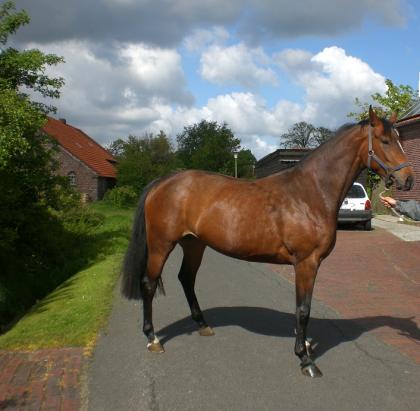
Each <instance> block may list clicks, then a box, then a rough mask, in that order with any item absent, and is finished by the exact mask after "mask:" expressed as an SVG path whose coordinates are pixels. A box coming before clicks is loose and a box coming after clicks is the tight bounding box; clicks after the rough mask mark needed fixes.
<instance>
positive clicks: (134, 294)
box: [121, 180, 165, 300]
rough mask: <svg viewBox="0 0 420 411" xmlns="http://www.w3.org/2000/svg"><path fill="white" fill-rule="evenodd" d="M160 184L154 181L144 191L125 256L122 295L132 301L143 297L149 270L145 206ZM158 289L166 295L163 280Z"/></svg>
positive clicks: (159, 282)
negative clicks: (142, 289) (149, 196)
mask: <svg viewBox="0 0 420 411" xmlns="http://www.w3.org/2000/svg"><path fill="white" fill-rule="evenodd" d="M158 182H159V180H155V181H152V182H151V183H150V184H149V185H148V186H147V187H146V188H145V189H144V191H143V193H142V195H141V197H140V200H139V203H138V206H137V211H136V215H135V217H134V223H133V231H132V234H131V240H130V243H129V245H128V249H127V252H126V254H125V258H124V263H123V268H122V275H123V278H122V284H121V292H122V294H123V295H124V296H125V297H126V298H128V299H130V300H132V299H134V300H140V299H141V297H142V292H141V287H142V284H143V281H142V280H143V278H144V277H145V276H146V269H147V236H146V220H145V215H144V204H145V202H146V198H147V195H148V194H149V192H150V190H151V189H152V188H153V187H154V186H155V185H156V184H157V183H158ZM158 287H159V289H160V291H161V292H162V293H163V294H164V293H165V291H164V289H163V283H162V279H161V278H159V280H158Z"/></svg>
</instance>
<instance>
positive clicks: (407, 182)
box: [404, 176, 414, 190]
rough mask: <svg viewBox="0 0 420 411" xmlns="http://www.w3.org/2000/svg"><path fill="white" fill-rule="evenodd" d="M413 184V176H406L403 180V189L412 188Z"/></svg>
mask: <svg viewBox="0 0 420 411" xmlns="http://www.w3.org/2000/svg"><path fill="white" fill-rule="evenodd" d="M413 185H414V178H413V176H408V177H407V179H406V180H405V184H404V186H405V189H406V190H411V189H412V188H413Z"/></svg>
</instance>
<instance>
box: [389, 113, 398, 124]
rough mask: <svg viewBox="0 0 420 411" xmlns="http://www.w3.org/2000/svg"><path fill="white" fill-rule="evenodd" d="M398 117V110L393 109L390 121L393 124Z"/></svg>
mask: <svg viewBox="0 0 420 411" xmlns="http://www.w3.org/2000/svg"><path fill="white" fill-rule="evenodd" d="M397 118H398V114H397V112H396V111H393V112H392V114H391V117H390V118H389V122H390V123H391V124H394V123H395V122H396V121H397Z"/></svg>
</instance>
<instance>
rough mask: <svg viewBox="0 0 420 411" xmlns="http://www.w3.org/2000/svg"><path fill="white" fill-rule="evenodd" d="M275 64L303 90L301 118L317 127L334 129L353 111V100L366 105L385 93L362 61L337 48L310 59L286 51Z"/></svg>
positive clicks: (379, 78)
mask: <svg viewBox="0 0 420 411" xmlns="http://www.w3.org/2000/svg"><path fill="white" fill-rule="evenodd" d="M276 61H277V62H278V64H279V65H280V67H282V68H283V69H284V70H285V71H286V72H288V74H289V75H290V76H291V78H292V80H293V81H295V82H296V83H297V84H299V85H300V86H301V87H303V88H304V90H305V97H304V100H305V104H304V107H303V117H304V118H305V120H306V121H311V122H312V123H314V124H316V125H318V124H322V125H324V126H329V127H335V126H337V125H339V124H340V123H341V122H342V121H343V120H344V119H345V118H346V115H347V113H349V112H350V111H352V110H353V109H354V100H355V98H356V97H358V98H359V99H360V100H362V101H369V100H370V96H371V95H372V94H374V93H376V92H379V93H383V92H385V91H386V85H385V78H384V77H383V76H382V75H381V74H378V73H376V72H375V71H374V70H373V69H372V68H371V67H370V66H369V65H368V64H367V63H365V62H364V61H362V60H361V59H359V58H357V57H353V56H349V55H347V54H346V52H345V50H343V49H342V48H339V47H335V46H333V47H328V48H325V49H324V50H322V51H321V52H319V53H317V54H315V55H312V54H310V53H308V52H305V51H302V50H285V51H283V52H282V53H279V54H278V55H277V56H276Z"/></svg>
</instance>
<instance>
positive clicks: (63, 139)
mask: <svg viewBox="0 0 420 411" xmlns="http://www.w3.org/2000/svg"><path fill="white" fill-rule="evenodd" d="M42 130H43V131H44V133H46V134H48V135H49V136H50V137H52V138H53V139H55V140H56V141H57V142H58V154H57V159H58V161H59V164H60V166H59V170H58V173H59V174H60V175H63V176H67V177H68V178H69V181H70V184H71V185H72V186H73V187H74V188H75V189H76V190H77V191H79V192H80V193H81V194H82V196H83V197H84V198H85V199H86V200H89V201H96V200H101V199H102V198H103V196H104V194H105V192H106V191H107V190H108V189H110V188H112V187H114V186H115V183H116V177H117V170H116V168H115V164H116V161H115V159H114V157H113V156H112V155H111V154H110V153H109V152H108V151H107V150H105V149H104V148H103V147H102V146H101V145H99V144H98V143H97V142H96V141H95V140H93V139H92V138H90V137H89V136H88V135H87V134H85V133H84V132H83V131H81V130H79V129H78V128H75V127H73V126H71V125H69V124H67V123H66V120H64V119H60V120H56V119H54V118H51V117H49V118H48V121H47V123H46V124H45V126H44V127H43V129H42Z"/></svg>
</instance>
